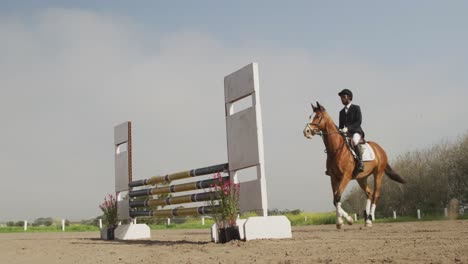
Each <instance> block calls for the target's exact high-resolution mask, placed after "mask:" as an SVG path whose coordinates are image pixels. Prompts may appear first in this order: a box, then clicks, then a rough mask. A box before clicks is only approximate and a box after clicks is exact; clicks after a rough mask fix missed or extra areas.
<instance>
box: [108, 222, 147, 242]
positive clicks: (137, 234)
mask: <svg viewBox="0 0 468 264" xmlns="http://www.w3.org/2000/svg"><path fill="white" fill-rule="evenodd" d="M114 238H115V239H117V240H135V239H149V238H151V230H150V228H149V226H147V225H146V224H128V225H119V226H118V227H117V228H116V229H115V231H114Z"/></svg>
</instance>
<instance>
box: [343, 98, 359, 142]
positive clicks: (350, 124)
mask: <svg viewBox="0 0 468 264" xmlns="http://www.w3.org/2000/svg"><path fill="white" fill-rule="evenodd" d="M345 108H346V107H345ZM345 108H343V109H342V110H341V111H340V125H339V127H340V129H343V128H344V127H347V128H348V133H349V134H350V135H353V134H354V133H359V134H361V136H362V138H364V131H363V130H362V128H361V123H362V115H361V108H360V107H359V105H355V104H351V106H350V107H349V109H348V112H347V113H346V110H345Z"/></svg>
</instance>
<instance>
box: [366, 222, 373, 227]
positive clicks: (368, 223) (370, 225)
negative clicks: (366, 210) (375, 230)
mask: <svg viewBox="0 0 468 264" xmlns="http://www.w3.org/2000/svg"><path fill="white" fill-rule="evenodd" d="M364 226H365V227H372V222H371V221H366V224H365V225H364Z"/></svg>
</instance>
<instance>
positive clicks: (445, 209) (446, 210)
mask: <svg viewBox="0 0 468 264" xmlns="http://www.w3.org/2000/svg"><path fill="white" fill-rule="evenodd" d="M444 215H445V217H448V209H447V207H445V208H444Z"/></svg>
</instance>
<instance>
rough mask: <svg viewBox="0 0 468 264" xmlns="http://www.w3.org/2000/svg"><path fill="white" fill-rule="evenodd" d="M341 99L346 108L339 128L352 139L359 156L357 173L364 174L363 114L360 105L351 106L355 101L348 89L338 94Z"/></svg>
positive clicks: (342, 113)
mask: <svg viewBox="0 0 468 264" xmlns="http://www.w3.org/2000/svg"><path fill="white" fill-rule="evenodd" d="M338 95H339V96H340V98H341V102H342V103H343V105H344V106H345V107H344V108H343V109H342V110H341V111H340V123H339V128H340V130H341V131H342V132H344V133H347V134H349V135H350V136H351V138H352V141H351V142H352V144H353V147H354V151H355V152H356V155H357V162H358V164H357V168H356V170H357V171H356V172H362V171H363V170H364V165H363V163H362V151H363V150H362V146H361V144H360V142H361V139H364V131H363V130H362V128H361V123H362V114H361V108H360V107H359V105H355V104H351V101H352V100H353V93H352V92H351V91H350V90H348V89H343V90H342V91H341V92H339V93H338Z"/></svg>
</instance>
